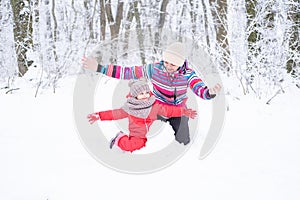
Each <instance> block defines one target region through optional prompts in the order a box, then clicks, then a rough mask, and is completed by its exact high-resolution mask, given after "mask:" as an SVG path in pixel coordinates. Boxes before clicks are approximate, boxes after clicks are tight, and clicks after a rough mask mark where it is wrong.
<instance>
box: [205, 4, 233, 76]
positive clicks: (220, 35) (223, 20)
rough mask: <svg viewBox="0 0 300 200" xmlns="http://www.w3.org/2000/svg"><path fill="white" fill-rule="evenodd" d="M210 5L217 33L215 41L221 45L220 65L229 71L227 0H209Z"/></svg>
mask: <svg viewBox="0 0 300 200" xmlns="http://www.w3.org/2000/svg"><path fill="white" fill-rule="evenodd" d="M209 2H210V6H211V8H212V15H213V17H214V23H215V28H216V34H217V38H216V39H217V41H218V44H219V45H220V47H221V51H222V52H221V53H222V58H221V59H220V61H221V63H220V64H221V66H222V67H223V69H225V70H226V71H230V63H229V62H230V58H229V55H230V52H229V45H228V38H227V37H228V36H227V27H228V26H227V1H226V0H210V1H209Z"/></svg>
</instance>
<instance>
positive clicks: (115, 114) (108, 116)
mask: <svg viewBox="0 0 300 200" xmlns="http://www.w3.org/2000/svg"><path fill="white" fill-rule="evenodd" d="M126 117H128V114H127V113H126V112H125V111H124V110H123V109H115V110H107V111H101V112H95V113H91V114H89V115H88V116H87V118H88V120H89V122H90V124H93V123H94V122H95V121H97V120H101V121H104V120H118V119H123V118H126Z"/></svg>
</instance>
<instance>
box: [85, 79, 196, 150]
mask: <svg viewBox="0 0 300 200" xmlns="http://www.w3.org/2000/svg"><path fill="white" fill-rule="evenodd" d="M129 87H130V93H129V95H128V98H127V101H126V103H125V104H124V106H123V107H121V108H120V109H114V110H107V111H101V112H96V113H92V114H89V115H88V119H89V122H90V123H91V124H92V123H94V122H95V121H96V120H118V119H123V118H126V117H128V119H129V125H128V129H129V135H126V134H124V133H123V132H119V133H118V134H117V135H116V136H115V137H114V138H113V139H112V140H111V142H110V148H112V147H113V146H114V145H116V146H118V147H119V148H121V149H122V150H123V151H130V152H133V151H135V150H138V149H140V148H142V147H144V146H145V145H146V142H147V137H146V134H147V132H148V131H149V128H150V126H151V125H152V123H153V121H154V120H156V119H157V116H164V117H180V116H187V117H190V118H192V119H194V118H195V116H196V115H197V113H196V111H195V110H192V109H187V108H182V107H176V106H169V105H162V104H159V103H157V102H156V100H155V97H154V96H153V95H152V94H151V92H150V88H149V85H148V83H147V81H146V80H145V79H139V80H137V81H134V80H131V81H130V82H129Z"/></svg>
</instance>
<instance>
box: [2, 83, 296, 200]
mask: <svg viewBox="0 0 300 200" xmlns="http://www.w3.org/2000/svg"><path fill="white" fill-rule="evenodd" d="M74 80H75V78H68V79H66V80H64V81H63V82H61V83H60V88H58V89H57V92H56V94H52V93H51V91H44V92H43V93H42V94H39V95H38V96H37V98H35V97H34V94H35V90H34V89H32V88H29V87H26V83H24V84H22V82H21V83H19V84H18V85H19V86H20V87H21V89H20V90H17V91H14V92H13V94H5V91H4V90H2V91H1V90H0V92H1V94H0V110H1V115H0V116H1V118H0V120H1V126H0V159H1V164H0V199H3V200H27V199H28V200H46V199H48V200H66V199H72V200H77V199H78V200H81V199H88V200H96V199H97V200H99V199H131V200H134V199H145V200H148V199H149V200H150V199H151V200H153V199H188V200H190V199H204V200H220V199H228V200H229V199H230V200H241V199H242V200H254V199H257V200H282V199H288V200H298V199H300V193H299V191H300V156H299V152H300V134H299V133H300V128H299V126H298V123H299V113H300V107H299V102H300V91H299V89H296V88H293V87H289V88H286V89H285V93H284V94H280V95H278V96H277V97H275V98H274V99H273V100H272V102H271V104H270V105H266V104H265V101H262V100H257V99H255V98H253V97H252V96H244V97H241V99H240V100H237V99H234V98H231V97H229V98H227V100H228V108H229V110H228V111H227V115H226V121H225V125H224V129H223V132H222V137H221V139H220V140H219V142H218V144H217V145H216V147H215V148H214V150H213V151H212V153H211V154H210V155H209V156H208V157H206V158H205V159H204V160H199V159H198V156H199V152H200V149H201V144H202V142H203V141H202V140H203V139H204V137H201V136H200V137H197V138H196V141H195V142H194V144H193V145H192V146H191V148H190V149H189V150H188V151H187V153H186V154H185V155H184V156H183V157H182V158H180V159H179V160H178V161H177V162H175V163H174V164H172V165H171V166H169V167H167V168H165V169H163V170H161V171H158V172H155V173H151V174H141V175H133V174H126V173H120V172H116V171H115V170H112V169H110V168H108V167H106V166H104V165H102V164H100V163H99V162H97V161H96V160H95V159H94V158H93V157H92V156H91V155H90V154H89V153H88V152H87V151H86V149H85V148H84V147H83V145H82V143H81V141H80V138H79V136H78V133H77V132H76V128H75V124H74V120H73V110H72V109H73V96H72V95H73V87H74ZM203 112H209V109H206V110H204V111H203ZM146 148H147V147H146ZM149 148H151V143H150V144H149Z"/></svg>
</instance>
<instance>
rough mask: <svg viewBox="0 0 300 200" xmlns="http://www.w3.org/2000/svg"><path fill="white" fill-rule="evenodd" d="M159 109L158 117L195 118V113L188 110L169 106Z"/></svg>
mask: <svg viewBox="0 0 300 200" xmlns="http://www.w3.org/2000/svg"><path fill="white" fill-rule="evenodd" d="M159 107H161V108H160V109H158V115H162V116H165V117H181V116H186V117H189V118H192V119H194V118H195V117H196V116H197V111H196V110H193V109H190V108H184V107H178V106H171V105H165V106H161V105H160V106H159Z"/></svg>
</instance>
